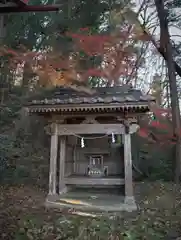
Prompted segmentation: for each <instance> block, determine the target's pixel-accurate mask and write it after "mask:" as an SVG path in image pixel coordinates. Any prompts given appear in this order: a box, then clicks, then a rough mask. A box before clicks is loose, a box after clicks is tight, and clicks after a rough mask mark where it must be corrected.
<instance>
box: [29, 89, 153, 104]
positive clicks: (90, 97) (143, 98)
mask: <svg viewBox="0 0 181 240" xmlns="http://www.w3.org/2000/svg"><path fill="white" fill-rule="evenodd" d="M93 90H94V91H95V92H94V93H93V94H87V93H84V92H77V91H75V90H73V89H68V88H58V89H56V91H55V92H54V93H53V94H52V96H49V97H48V98H44V99H41V100H33V101H32V102H31V103H30V104H29V105H54V104H56V105H57V104H58V105H64V104H66V105H67V104H71V105H76V104H109V103H127V104H129V103H131V104H133V103H135V105H137V104H138V103H141V104H143V103H148V102H150V101H155V98H154V97H152V96H150V95H144V94H142V92H141V91H140V90H137V89H133V88H132V87H131V86H128V85H124V86H118V87H99V88H93Z"/></svg>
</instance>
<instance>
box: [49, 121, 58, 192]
mask: <svg viewBox="0 0 181 240" xmlns="http://www.w3.org/2000/svg"><path fill="white" fill-rule="evenodd" d="M57 147H58V135H57V125H55V131H54V133H53V134H52V135H51V146H50V170H49V195H55V194H56V183H57Z"/></svg>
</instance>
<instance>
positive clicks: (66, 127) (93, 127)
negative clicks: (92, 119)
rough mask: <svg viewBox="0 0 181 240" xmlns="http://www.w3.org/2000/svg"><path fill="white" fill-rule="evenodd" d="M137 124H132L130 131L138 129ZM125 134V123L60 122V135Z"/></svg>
mask: <svg viewBox="0 0 181 240" xmlns="http://www.w3.org/2000/svg"><path fill="white" fill-rule="evenodd" d="M138 128H139V126H138V125H137V124H132V125H131V126H130V133H134V132H136V131H137V130H138ZM111 133H114V134H124V133H125V127H124V125H123V124H58V135H76V134H108V135H110V134H111Z"/></svg>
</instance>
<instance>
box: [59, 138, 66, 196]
mask: <svg viewBox="0 0 181 240" xmlns="http://www.w3.org/2000/svg"><path fill="white" fill-rule="evenodd" d="M65 158H66V137H65V136H61V137H60V167H59V194H61V193H62V192H63V191H64V189H65V182H64V174H65Z"/></svg>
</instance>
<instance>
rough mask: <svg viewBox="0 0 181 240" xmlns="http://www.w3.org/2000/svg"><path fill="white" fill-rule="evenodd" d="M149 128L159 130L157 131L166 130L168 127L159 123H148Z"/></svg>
mask: <svg viewBox="0 0 181 240" xmlns="http://www.w3.org/2000/svg"><path fill="white" fill-rule="evenodd" d="M150 126H151V127H155V128H159V129H168V125H166V124H163V123H160V122H159V121H152V122H151V123H150Z"/></svg>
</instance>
